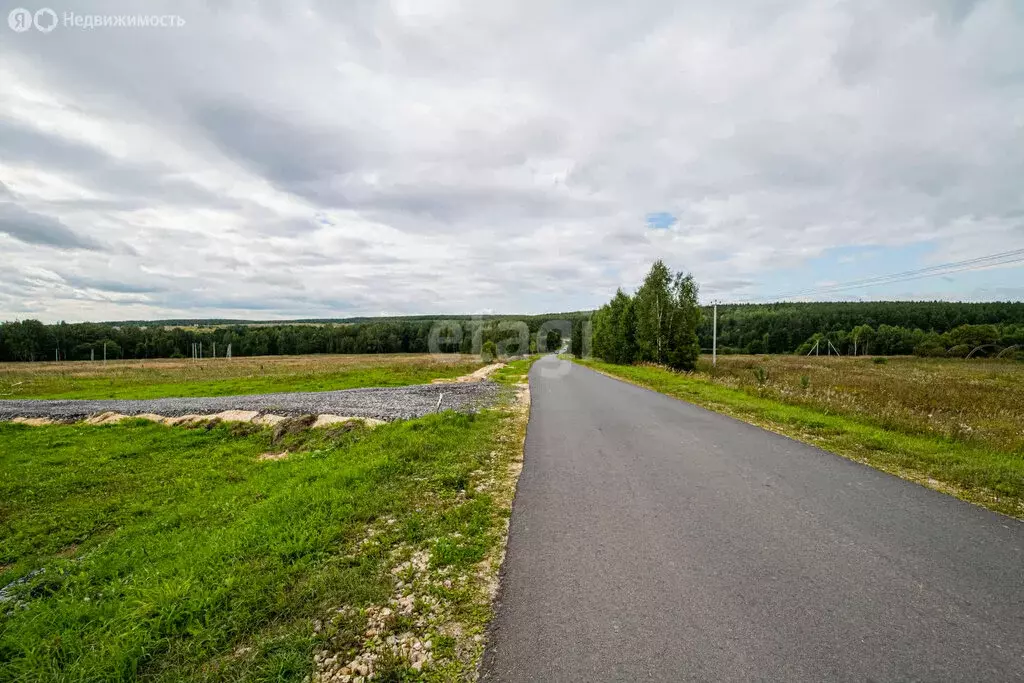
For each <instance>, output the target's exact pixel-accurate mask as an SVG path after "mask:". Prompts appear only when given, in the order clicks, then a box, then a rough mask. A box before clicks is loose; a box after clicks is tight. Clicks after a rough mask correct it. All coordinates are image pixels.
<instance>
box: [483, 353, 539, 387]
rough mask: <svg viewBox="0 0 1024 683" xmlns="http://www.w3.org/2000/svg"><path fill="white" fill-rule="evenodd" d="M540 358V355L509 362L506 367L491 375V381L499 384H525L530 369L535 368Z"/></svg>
mask: <svg viewBox="0 0 1024 683" xmlns="http://www.w3.org/2000/svg"><path fill="white" fill-rule="evenodd" d="M538 358H540V355H533V356H529V357H527V358H521V359H519V360H514V361H511V362H508V363H506V364H505V367H503V368H499V369H498V370H496V371H495V372H494V373H493V374H492V375H491V379H492V380H493V381H495V382H497V383H499V384H520V383H525V382H526V381H527V375H528V374H529V372H530V368H531V367H533V364H534V363H535V362H537V359H538Z"/></svg>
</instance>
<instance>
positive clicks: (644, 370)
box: [576, 358, 1024, 519]
mask: <svg viewBox="0 0 1024 683" xmlns="http://www.w3.org/2000/svg"><path fill="white" fill-rule="evenodd" d="M758 360H761V361H762V363H763V362H764V360H768V359H760V358H759V359H758ZM576 362H577V363H579V364H581V365H584V366H586V367H590V368H593V369H594V370H597V371H599V372H603V373H605V374H607V375H610V376H612V377H618V378H620V379H624V380H626V381H629V382H632V383H634V384H638V385H640V386H643V387H646V388H648V389H652V390H654V391H658V392H661V393H664V394H668V395H669V396H674V397H676V398H680V399H682V400H685V401H689V402H691V403H695V404H697V405H700V406H703V407H705V408H709V409H711V410H715V411H717V412H721V413H725V414H727V415H731V416H733V417H736V418H739V419H741V420H744V421H746V422H750V423H752V424H756V425H759V426H762V427H765V428H767V429H769V430H771V431H774V432H777V433H779V434H784V435H786V436H789V437H792V438H794V439H798V440H800V441H804V442H807V443H812V444H814V445H816V446H819V447H821V448H823V449H825V450H828V451H831V452H833V453H836V454H838V455H842V456H844V457H847V458H850V459H853V460H857V461H858V462H862V463H865V464H868V465H871V466H872V467H875V468H877V469H880V470H883V471H886V472H889V473H891V474H895V475H897V476H900V477H903V478H905V479H910V480H912V481H915V482H918V483H920V484H923V485H925V486H929V487H930V488H934V489H936V490H940V491H944V492H946V493H950V494H952V495H955V496H957V497H959V498H962V499H964V500H968V501H971V502H974V503H977V504H980V505H983V506H985V507H987V508H989V509H992V510H995V511H997V512H1001V513H1003V514H1006V515H1010V516H1013V517H1017V518H1021V519H1024V447H1022V445H1021V441H1020V438H1019V436H1020V432H1019V431H1018V438H1017V439H1013V438H1007V437H1006V433H1005V432H1003V431H997V432H995V433H993V432H990V431H985V430H981V429H961V430H959V431H956V432H952V433H947V432H944V431H942V430H941V429H935V430H930V429H929V428H928V427H927V426H922V424H921V423H920V422H919V421H918V420H916V419H912V418H904V416H906V415H913V414H914V408H913V406H904V407H903V408H901V409H891V410H887V411H882V410H881V409H880V412H879V413H872V412H871V411H870V409H869V408H870V407H871V406H878V407H881V406H891V405H892V402H893V401H896V402H897V404H898V402H899V400H900V399H899V397H900V396H902V397H903V400H904V401H906V400H909V399H908V398H907V397H909V396H914V395H918V394H916V393H915V391H912V390H905V391H904V393H903V394H901V393H900V390H899V389H898V388H896V387H890V386H887V380H885V379H879V380H877V384H876V385H875V388H874V389H873V391H875V392H877V393H878V394H879V396H873V395H872V393H871V392H872V390H870V389H868V388H866V387H865V382H864V381H860V382H856V380H854V379H853V377H854V373H851V372H849V371H846V369H847V368H848V367H849V366H850V365H853V364H854V363H862V362H863V365H864V368H859V369H862V370H864V372H869V371H870V369H876V368H888V366H889V364H885V365H880V364H875V363H871V361H870V360H869V359H868V360H864V361H862V359H846V360H845V361H844V363H846V364H844V365H840V364H839V363H835V362H833V364H832V369H831V372H834V373H835V374H834V378H835V380H834V381H835V382H837V383H840V386H850V385H851V383H853V385H854V386H857V387H858V391H859V393H858V395H859V396H861V398H862V401H861V402H860V403H858V404H857V406H856V408H851V407H849V406H848V405H847V404H846V403H845V402H843V401H838V400H830V399H832V398H833V397H834V396H836V395H839V394H840V393H841V392H840V391H839V390H837V389H835V388H833V389H832V390H831V391H829V390H828V388H821V389H819V393H818V394H812V395H807V394H805V393H803V392H800V393H797V389H793V388H792V387H791V386H788V385H786V384H785V383H784V382H783V377H785V375H783V377H780V374H782V373H776V374H774V375H773V373H772V370H771V369H768V370H767V371H766V372H767V377H764V375H762V376H761V378H760V379H761V380H764V381H763V383H761V385H760V386H759V378H758V377H757V376H755V374H754V373H753V372H751V373H750V375H751V381H750V382H749V383H748V382H746V380H745V377H744V378H742V380H741V381H739V380H740V378H738V377H737V376H736V375H735V374H734V373H735V371H736V368H737V367H738V368H742V366H741V365H739V364H740V363H742V362H744V361H742V360H740V359H735V360H733V359H730V361H726V362H727V363H730V362H731V363H734V364H735V365H734V366H733V369H732V371H731V372H730V370H728V369H727V368H728V366H726V368H722V367H721V366H722V359H721V358H720V359H719V364H720V372H721V374H720V375H718V376H713V375H711V374H710V373H704V372H698V373H689V374H687V373H677V372H673V371H671V370H668V369H665V368H661V367H655V366H622V365H613V364H610V363H604V362H601V361H597V360H576ZM746 362H749V358H748V359H747V361H746ZM780 362H786V361H780ZM790 362H791V361H790ZM945 362H950V361H945ZM893 365H896V363H894V364H893ZM771 367H775V368H776V369H777V368H778V365H775V366H769V368H771ZM942 370H943V366H942V365H941V364H939V365H937V366H936V367H935V368H933V369H932V371H933V372H934V373H938V374H941V373H942ZM823 376H824V375H823V374H822V373H821V372H819V374H817V375H816V379H815V380H812V381H817V382H819V383H820V382H822V381H823V380H822V377H823ZM773 377H774V378H775V380H774V381H778V382H780V383H781V384H783V386H782V387H771V388H770V387H769V386H767V385H768V383H769V382H771V381H773V379H772V378H773ZM885 377H889V379H888V381H896V380H894V379H892V377H891V376H889V375H888V372H886V375H885ZM957 377H962V376H958V375H956V374H955V373H952V372H950V373H947V375H946V378H947V379H946V381H947V382H949V383H951V386H946V387H944V388H943V389H942V391H941V392H940V393H938V394H937V393H932V394H929V395H930V396H932V397H933V399H934V397H935V396H936V395H944V396H948V397H949V400H948V401H947V402H943V403H941V404H940V405H938V406H935V407H934V409H935V410H953V408H952V406H953V405H955V404H956V403H958V402H959V401H960V398H959V397H958V394H957V392H958V386H957V382H958V381H961V382H962V381H963V380H962V379H959V380H958V379H957ZM787 379H792V378H787ZM999 384H1000V380H999V379H995V380H992V386H991V387H990V390H991V391H992V393H993V395H992V396H990V397H987V398H986V397H978V396H977V394H976V393H975V394H973V395H974V396H975V398H974V400H981V401H985V400H989V399H991V403H990V405H992V406H993V407H994V409H997V408H995V407H996V406H999V405H1000V402H1001V401H1002V400H1003V397H1001V396H996V395H995V394H998V393H999V392H998V390H997V389H995V387H996V386H997V385H999ZM800 388H801V389H802V387H800ZM917 391H923V390H922V389H918V390H917ZM976 391H977V389H976V387H975V392H976ZM960 415H961V416H963V418H964V419H970V418H969V416H970V415H977V416H978V419H979V420H985V419H986V418H985V415H986V411H985V410H984V406H981V407H980V408H979V409H976V410H971V411H967V410H964V411H962V412H961V413H960ZM1001 419H1004V420H1005V419H1009V420H1011V421H1015V423H1016V424H1017V429H1018V430H1020V429H1021V428H1022V426H1024V424H1022V423H1024V411H1018V412H1016V413H1015V414H1004V415H1002V418H1001ZM967 426H968V427H970V425H967Z"/></svg>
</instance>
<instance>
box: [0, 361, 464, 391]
mask: <svg viewBox="0 0 1024 683" xmlns="http://www.w3.org/2000/svg"><path fill="white" fill-rule="evenodd" d="M482 365H483V363H482V362H481V361H480V359H479V358H476V357H473V356H466V355H451V356H442V357H435V356H431V355H428V354H418V355H416V354H393V355H364V356H283V357H260V358H235V359H231V360H228V359H223V358H222V359H218V360H212V359H207V360H203V361H200V362H193V361H183V360H149V361H119V362H117V363H111V364H109V365H103V364H102V363H89V362H73V363H6V364H3V365H0V398H10V399H17V398H39V399H44V398H46V399H148V398H164V397H169V396H177V397H192V396H230V395H237V394H264V393H275V392H289V391H329V390H335V389H357V388H362V387H388V386H404V385H409V384H427V383H429V382H430V381H431V380H433V379H449V378H453V377H458V376H460V375H465V374H468V373H470V372H473V371H474V370H476V369H477V368H479V367H481V366H482Z"/></svg>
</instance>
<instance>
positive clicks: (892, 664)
mask: <svg viewBox="0 0 1024 683" xmlns="http://www.w3.org/2000/svg"><path fill="white" fill-rule="evenodd" d="M530 387H531V394H532V402H533V408H532V413H531V416H530V423H529V428H528V432H527V437H526V454H525V463H524V469H523V473H522V476H521V478H520V481H519V488H518V491H517V494H516V499H515V504H514V507H513V512H512V521H511V528H510V535H509V545H508V553H507V556H506V560H505V565H504V568H503V578H502V588H501V591H500V593H499V605H498V613H497V616H496V619H495V621H494V623H493V625H492V631H491V634H490V644H489V646H488V649H487V651H486V653H485V657H484V665H483V672H482V673H483V678H484V680H490V681H607V680H614V681H637V680H661V681H670V680H671V681H679V680H699V681H720V680H733V681H755V680H774V681H826V680H828V681H832V680H844V681H914V680H920V681H952V680H962V681H1010V680H1024V524H1021V523H1019V522H1016V521H1014V520H1011V519H1008V518H1005V517H1002V516H999V515H997V514H995V513H992V512H988V511H986V510H984V509H981V508H977V507H974V506H972V505H969V504H967V503H963V502H961V501H959V500H956V499H955V498H952V497H949V496H946V495H943V494H940V493H936V492H934V491H931V490H928V489H925V488H923V487H921V486H917V485H915V484H911V483H908V482H905V481H903V480H901V479H898V478H896V477H893V476H889V475H887V474H883V473H881V472H878V471H876V470H873V469H871V468H869V467H866V466H864V465H860V464H857V463H854V462H851V461H848V460H845V459H843V458H840V457H838V456H835V455H832V454H829V453H826V452H824V451H821V450H819V449H816V448H813V447H810V446H806V445H803V444H800V443H797V442H795V441H792V440H790V439H787V438H785V437H781V436H778V435H775V434H772V433H769V432H766V431H764V430H762V429H759V428H757V427H753V426H750V425H747V424H745V423H742V422H739V421H736V420H733V419H731V418H728V417H725V416H722V415H718V414H716V413H712V412H709V411H706V410H703V409H701V408H698V407H695V406H693V405H690V404H687V403H683V402H681V401H677V400H675V399H671V398H668V397H666V396H663V395H661V394H657V393H654V392H650V391H647V390H645V389H640V388H638V387H635V386H633V385H630V384H626V383H623V382H619V381H617V380H614V379H610V378H608V377H605V376H603V375H600V374H598V373H596V372H593V371H591V370H588V369H585V368H581V367H579V366H570V365H569V364H568V363H566V362H564V361H558V360H557V359H555V358H554V357H553V356H549V357H546V358H544V359H542V360H541V361H540V362H538V363H537V364H535V365H534V368H533V370H532V371H531V374H530Z"/></svg>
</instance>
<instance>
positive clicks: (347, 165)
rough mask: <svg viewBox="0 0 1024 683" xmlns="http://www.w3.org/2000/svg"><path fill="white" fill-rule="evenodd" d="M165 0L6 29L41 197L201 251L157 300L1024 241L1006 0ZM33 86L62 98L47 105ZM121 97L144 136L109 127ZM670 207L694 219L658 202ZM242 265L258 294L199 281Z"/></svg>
mask: <svg viewBox="0 0 1024 683" xmlns="http://www.w3.org/2000/svg"><path fill="white" fill-rule="evenodd" d="M413 8H414V9H415V11H413ZM90 11H91V12H97V13H103V12H112V13H119V12H134V11H135V10H134V5H131V4H130V3H128V2H124V1H115V2H105V1H103V0H97V2H96V3H95V4H94V5H91V6H90ZM151 11H153V12H156V13H160V12H163V11H166V12H167V13H176V14H181V15H182V16H183V17H185V19H186V22H187V23H186V26H185V27H184V28H183V29H181V30H180V31H163V32H160V31H157V32H145V31H105V32H104V31H68V32H65V33H64V34H62V35H61V36H60V38H61V39H60V40H53V39H52V38H54V36H39V35H34V34H33V33H29V34H25V35H11V36H8V37H7V38H5V40H4V42H3V43H2V44H0V57H3V58H4V62H5V63H10V64H11V65H12V73H13V74H14V75H15V76H18V77H19V78H21V80H20V81H19V84H20V86H19V87H20V89H19V87H15V86H16V85H19V84H13V83H12V85H11V86H10V87H8V86H7V85H6V84H2V85H0V101H3V102H4V103H5V105H6V104H10V105H11V106H10V107H9V111H10V112H11V114H10V116H8V115H7V113H8V110H7V109H6V108H5V114H4V117H3V118H0V159H2V160H3V161H4V162H6V163H7V164H9V165H10V166H11V167H14V170H13V173H19V174H21V175H12V177H11V178H8V177H7V176H5V177H4V178H3V180H4V182H5V183H6V185H7V187H8V192H9V191H11V190H16V191H17V193H18V202H19V203H21V204H23V205H24V206H25V207H27V209H28V210H31V211H32V212H37V213H38V214H39V215H41V216H50V217H52V218H53V220H55V221H60V224H61V225H64V226H66V225H74V226H84V225H98V226H104V240H110V241H111V242H112V243H114V244H123V245H125V246H124V247H122V251H123V252H124V253H122V254H121V258H123V260H124V264H123V267H125V268H138V269H142V268H148V269H150V270H153V271H154V272H159V273H163V274H166V273H176V274H178V276H177V277H171V276H169V275H161V278H162V279H160V280H159V282H160V283H161V286H166V287H167V290H166V291H160V292H148V294H152V295H153V296H151V297H148V299H149V301H150V304H149V305H150V306H151V311H150V313H151V314H152V315H154V316H155V317H166V316H162V312H164V311H172V310H173V311H180V310H184V309H187V308H188V307H191V306H193V305H194V306H195V307H196V308H197V309H202V310H205V311H210V313H211V314H219V313H220V312H222V311H227V310H232V311H237V310H240V309H244V308H245V307H247V306H249V305H250V304H252V305H253V307H254V310H260V311H264V312H266V314H267V315H278V314H279V313H280V314H282V315H285V316H288V315H289V314H288V311H294V312H295V313H297V312H298V311H299V310H300V309H301V310H302V311H304V312H308V313H314V312H322V311H325V310H328V309H331V307H332V306H334V307H335V308H338V307H349V309H350V310H346V311H344V313H354V314H358V313H371V314H372V313H379V312H382V311H391V312H399V311H409V312H430V311H445V310H447V311H450V312H458V311H461V312H467V311H470V312H471V311H473V310H481V309H483V308H493V309H495V310H535V311H540V310H545V309H557V310H568V309H571V308H579V307H591V306H593V305H595V304H598V303H600V302H601V301H602V300H603V299H604V298H606V297H607V296H608V295H609V294H610V293H611V292H612V291H614V287H615V286H616V285H619V284H621V285H624V286H627V287H629V286H632V285H633V284H635V281H636V279H637V278H638V277H639V275H640V274H642V273H641V271H642V270H643V268H644V267H645V266H646V264H648V263H649V262H650V260H651V259H653V258H656V257H663V258H665V259H666V260H668V261H669V262H670V263H671V264H672V265H673V266H674V267H677V268H680V267H685V266H689V267H691V268H693V269H694V271H695V272H696V274H697V276H698V279H700V280H702V281H703V282H704V283H706V287H705V291H711V290H712V289H714V290H716V296H717V295H721V296H722V297H728V296H729V295H730V293H735V294H747V293H751V292H753V293H756V292H757V291H758V289H759V285H758V283H759V282H764V281H766V280H770V279H771V276H772V274H773V273H775V274H776V277H777V275H778V273H779V271H780V270H781V269H782V268H783V267H788V268H791V270H790V271H789V272H791V273H794V274H795V275H794V277H797V278H799V277H803V276H802V275H800V273H801V269H800V268H799V266H800V265H801V264H803V263H806V261H807V260H808V259H811V258H814V257H815V256H816V255H819V254H822V253H825V252H826V251H827V250H829V249H833V248H836V247H842V246H858V245H860V246H863V245H872V244H873V245H882V246H883V247H884V246H886V245H907V244H934V245H936V246H937V248H938V249H939V250H945V251H948V252H950V253H951V254H953V253H955V254H956V256H957V257H959V256H961V252H963V253H964V254H965V255H966V256H972V255H981V254H983V253H988V252H991V251H996V250H998V249H1000V248H1005V249H1009V248H1015V247H1017V246H1024V233H1022V229H1021V227H1020V220H1019V217H1020V215H1022V213H1024V195H1022V194H1021V193H1020V192H1019V189H1018V188H1017V187H1016V185H1017V184H1019V178H1020V177H1024V152H1022V151H1021V150H1024V139H1022V137H1021V128H1020V125H1019V123H1020V121H1022V120H1024V72H1022V71H1021V68H1022V67H1021V65H1022V64H1024V52H1022V51H1021V47H1020V46H1021V45H1024V16H1022V15H1021V13H1020V11H1019V8H1017V7H1016V5H1014V4H1013V3H1011V2H1007V1H1006V0H977V1H974V2H968V1H965V0H907V1H906V2H900V3H891V2H888V3H887V2H880V1H875V0H867V1H866V2H861V3H838V4H836V3H817V2H813V0H787V1H783V0H771V1H770V2H763V1H757V2H755V1H754V0H738V1H737V2H734V3H727V4H725V5H723V4H722V3H713V2H696V3H685V4H682V5H681V4H679V3H670V2H667V1H665V0H639V1H638V2H635V3H632V4H631V5H630V7H629V8H628V9H627V8H624V7H623V6H622V5H621V3H613V2H610V1H598V2H593V1H587V0H571V1H568V2H564V3H561V2H560V3H549V2H541V1H540V0H523V2H521V3H513V4H505V5H495V4H493V3H479V2H459V1H458V0H456V1H455V2H449V3H442V4H441V5H436V6H435V5H422V4H419V3H414V4H412V5H409V4H406V3H394V4H391V3H378V2H363V1H362V0H358V1H356V2H346V3H330V2H326V0H311V2H310V3H309V4H304V3H300V5H299V6H294V7H293V6H288V7H287V8H286V7H284V6H281V5H277V4H276V3H262V4H256V5H246V6H231V7H218V8H215V9H210V8H208V7H205V6H203V5H201V4H199V3H195V4H192V3H186V4H184V5H181V4H178V3H173V4H172V3H170V2H166V3H161V2H159V1H158V2H157V3H156V4H155V5H153V6H152V10H151ZM254 35H258V36H260V40H259V41H254V40H253V39H252V36H254ZM8 59H9V60H10V61H8ZM33 86H34V87H37V88H38V89H39V90H40V91H41V92H43V93H44V94H45V95H46V96H45V97H37V98H36V100H37V101H45V102H49V101H50V100H51V99H52V100H53V101H54V102H57V103H58V104H54V105H52V106H53V108H54V109H59V110H60V112H59V113H60V114H61V115H60V116H57V115H56V114H55V112H54V111H53V110H50V109H47V108H46V107H41V108H39V109H31V107H32V106H36V105H31V103H30V102H28V99H26V98H23V97H22V92H23V91H25V90H26V89H31V87H33ZM29 99H30V98H29ZM47 106H50V105H47ZM26 108H28V109H26ZM28 110H31V112H30V114H31V115H26V114H24V111H28ZM19 112H22V113H20V114H19ZM79 115H83V116H85V115H87V116H89V117H92V118H91V119H90V121H89V122H87V123H88V125H85V124H81V125H79V124H80V122H79V121H78V120H77V119H76V118H75V117H76V116H79ZM97 121H99V122H107V123H110V124H111V127H110V131H115V132H116V131H119V130H123V129H125V130H129V132H130V133H132V135H133V138H132V139H133V140H139V141H140V142H139V144H137V145H136V146H135V148H134V149H128V150H123V149H122V150H118V151H115V150H113V149H105V148H104V146H103V145H102V144H100V143H98V142H97V139H99V138H102V136H94V135H93V134H94V133H95V132H96V130H97V128H98V127H101V126H100V125H99V124H98V123H97ZM119 126H120V127H119ZM108 132H109V131H108ZM146 136H149V139H150V140H151V141H152V142H153V143H154V144H153V145H152V146H150V145H147V144H146ZM158 142H159V143H173V144H168V145H164V146H161V147H160V149H161V150H163V149H165V148H170V150H171V153H168V154H166V155H165V154H163V153H162V152H156V151H155V150H156V149H157V147H158V145H156V144H155V143H158ZM151 147H152V148H151ZM175 150H178V151H180V152H182V153H181V154H176V153H174V152H175ZM6 168H7V167H6V166H5V169H6ZM34 174H35V175H34ZM53 177H57V178H58V179H59V180H60V181H61V182H57V183H53V184H52V185H47V183H51V181H52V179H53ZM63 181H67V183H69V184H71V185H77V186H80V187H82V188H85V189H87V190H91V191H93V193H94V196H86V195H85V194H84V193H79V192H77V191H76V190H75V189H74V188H71V189H68V188H67V187H65V185H63V184H62V183H63ZM3 193H4V188H3V187H0V195H2V194H3ZM97 197H99V198H97ZM657 211H667V212H670V213H672V214H673V215H675V216H677V217H678V219H679V222H678V224H677V225H675V226H673V227H672V228H671V229H669V230H664V231H659V233H658V234H651V233H650V232H649V231H647V230H645V229H644V220H645V219H644V217H645V216H646V215H648V214H649V213H651V212H657ZM297 216H298V217H297ZM306 216H308V218H307V217H306ZM106 226H112V227H110V230H109V232H107V228H106ZM51 227H52V225H51ZM986 245H989V246H986ZM130 248H134V250H135V255H132V253H131V252H130V251H129V249H130ZM972 250H974V251H972ZM978 250H981V251H978ZM36 251H38V250H36ZM74 256H75V257H76V258H79V260H80V261H81V262H80V263H77V264H76V270H75V272H76V273H79V274H80V275H81V276H82V277H87V278H92V279H93V280H94V281H95V282H97V283H99V282H103V281H107V284H117V282H118V281H120V280H119V279H117V280H115V281H111V278H110V277H109V275H108V274H107V273H106V272H104V270H103V269H104V268H105V267H106V266H105V265H104V264H100V263H97V262H93V261H90V260H89V258H87V257H88V256H89V253H84V254H74ZM18 258H19V259H22V258H23V259H25V260H26V261H31V262H32V264H33V265H35V266H37V267H46V266H48V265H49V264H48V263H47V257H46V255H45V253H34V252H33V251H32V250H31V249H29V250H27V251H25V253H24V254H21V253H19V255H18ZM950 260H952V258H951V259H950ZM268 270H269V271H271V275H270V276H269V277H266V278H263V279H262V280H261V278H260V277H259V275H260V273H261V272H266V271H268ZM998 277H1002V275H991V278H992V281H993V285H992V287H991V288H990V290H991V291H998V287H997V285H998V282H997V281H996V280H997V278H998ZM242 278H246V279H245V283H246V285H245V286H246V287H247V293H246V295H245V296H241V295H240V296H238V297H234V296H216V297H212V296H211V297H208V298H204V296H203V295H202V294H197V292H224V291H228V288H229V287H230V286H232V285H233V283H234V282H235V281H237V280H240V279H242ZM128 282H130V283H135V282H148V280H135V279H130V280H128ZM467 283H471V284H470V285H469V286H467ZM794 285H799V286H803V285H805V283H804V282H802V281H800V282H795V283H794ZM40 286H41V287H43V285H40ZM46 286H49V285H46ZM943 286H945V285H943ZM796 288H799V287H798V286H794V287H791V288H789V289H796ZM285 291H286V292H287V295H283V294H285ZM331 291H337V292H343V293H342V294H339V295H337V298H336V300H334V301H332V302H327V301H326V300H324V299H322V298H318V297H322V296H325V295H323V294H321V293H323V292H331ZM771 291H779V290H778V289H777V288H774V287H773V288H772V290H771ZM918 291H920V292H929V291H932V290H930V289H929V288H928V286H927V284H922V285H921V288H920V290H918ZM139 293H140V294H141V293H143V292H139ZM893 294H894V295H895V292H893ZM260 302H262V304H261V303H260ZM140 305H141V304H140ZM111 306H114V304H111ZM0 308H2V306H0ZM111 310H116V309H114V308H112V309H111ZM132 310H139V309H132ZM65 313H66V311H56V310H55V311H54V313H53V315H61V314H65ZM142 314H146V311H140V315H142ZM0 317H2V313H0ZM108 317H118V316H116V315H113V314H111V315H109V316H108Z"/></svg>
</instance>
